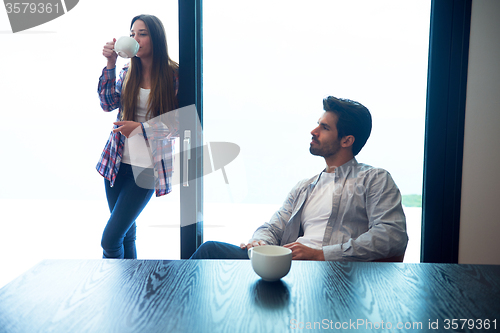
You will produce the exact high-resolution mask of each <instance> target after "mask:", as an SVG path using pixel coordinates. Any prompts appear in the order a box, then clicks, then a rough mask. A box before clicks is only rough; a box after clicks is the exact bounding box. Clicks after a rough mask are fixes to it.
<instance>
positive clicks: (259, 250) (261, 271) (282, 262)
mask: <svg viewBox="0 0 500 333" xmlns="http://www.w3.org/2000/svg"><path fill="white" fill-rule="evenodd" d="M248 258H250V261H251V262H252V268H253V270H254V271H255V273H257V275H259V276H260V277H261V278H262V280H264V281H278V280H279V279H281V278H282V277H284V276H285V275H287V274H288V272H289V271H290V267H291V265H292V250H290V249H287V248H285V247H282V246H277V245H261V246H256V247H252V248H250V249H249V250H248Z"/></svg>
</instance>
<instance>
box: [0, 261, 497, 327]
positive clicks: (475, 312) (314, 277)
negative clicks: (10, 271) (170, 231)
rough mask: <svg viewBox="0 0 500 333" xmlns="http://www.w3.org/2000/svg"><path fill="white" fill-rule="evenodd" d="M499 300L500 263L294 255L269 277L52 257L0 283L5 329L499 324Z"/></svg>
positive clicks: (236, 264) (238, 264)
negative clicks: (284, 269)
mask: <svg viewBox="0 0 500 333" xmlns="http://www.w3.org/2000/svg"><path fill="white" fill-rule="evenodd" d="M499 299H500V266H480V265H452V264H401V263H338V262H309V261H294V262H293V263H292V268H291V270H290V273H289V274H288V275H287V276H286V277H285V278H283V279H282V280H281V281H279V282H274V283H269V282H264V281H262V280H261V279H260V278H259V277H258V276H257V275H256V274H255V273H254V272H253V270H252V268H251V265H250V262H249V261H248V260H243V261H222V260H178V261H161V260H46V261H43V262H41V263H40V264H38V265H37V266H35V267H33V268H32V269H31V270H30V271H28V272H26V273H25V274H23V275H22V276H20V277H19V278H17V279H15V280H14V281H12V282H11V283H10V284H8V285H7V286H5V287H4V288H2V289H0V332H8V333H14V332H30V333H31V332H43V333H45V332H72V333H73V332H92V333H93V332H105V333H108V332H120V333H123V332H147V333H154V332H293V331H302V332H303V331H307V332H312V331H328V330H331V331H339V330H338V329H335V328H336V327H335V325H337V328H339V327H340V328H342V325H344V329H345V328H346V327H345V325H346V324H350V326H349V329H345V330H349V331H359V332H367V331H376V332H394V331H399V332H403V331H404V332H410V331H428V327H429V324H430V323H431V322H436V321H438V323H439V326H440V328H443V329H440V330H437V331H439V332H442V331H446V330H444V326H443V325H444V320H445V319H474V320H477V319H481V320H485V319H489V320H491V321H493V320H496V321H497V322H496V323H497V330H499V327H498V324H500V322H499V320H500V302H499ZM360 321H363V325H362V326H356V329H353V326H352V323H353V322H356V324H358V323H360ZM382 321H383V322H384V323H385V324H386V326H384V327H381V322H382ZM367 323H371V324H372V327H370V326H366V324H367ZM376 323H378V326H375V327H374V326H373V325H374V324H376ZM387 323H390V324H391V325H392V329H387ZM397 323H402V324H406V323H411V324H415V323H417V326H415V327H412V329H401V330H398V329H396V325H397ZM418 323H420V324H421V327H422V329H419V326H418ZM307 325H310V326H311V327H312V328H314V327H315V328H316V330H314V329H307ZM314 325H316V326H314ZM339 325H340V326H339ZM377 327H378V329H377ZM407 328H408V326H407ZM435 331H436V330H435ZM449 331H450V332H451V331H453V330H451V329H450V330H449ZM469 331H470V332H477V331H480V330H478V329H472V330H470V329H468V328H467V327H465V328H464V329H462V330H456V332H469ZM483 331H486V330H483ZM489 331H491V332H494V331H495V330H493V329H490V330H489Z"/></svg>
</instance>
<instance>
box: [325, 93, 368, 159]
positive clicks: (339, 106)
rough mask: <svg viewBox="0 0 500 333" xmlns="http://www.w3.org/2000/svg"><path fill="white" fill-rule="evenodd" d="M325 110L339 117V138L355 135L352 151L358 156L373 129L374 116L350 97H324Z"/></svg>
mask: <svg viewBox="0 0 500 333" xmlns="http://www.w3.org/2000/svg"><path fill="white" fill-rule="evenodd" d="M323 108H324V109H325V111H329V112H334V113H335V114H336V115H337V117H338V121H337V131H338V135H339V136H338V138H339V139H341V138H343V137H344V136H347V135H352V136H354V139H355V140H354V144H353V145H352V152H353V154H354V156H356V155H357V154H358V153H359V152H360V151H361V148H363V146H364V145H365V143H366V141H367V140H368V138H369V137H370V133H371V131H372V116H371V114H370V111H368V109H367V108H366V107H364V106H363V105H362V104H360V103H358V102H354V101H351V100H349V99H343V98H336V97H333V96H328V97H326V98H325V99H323Z"/></svg>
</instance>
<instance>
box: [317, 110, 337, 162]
mask: <svg viewBox="0 0 500 333" xmlns="http://www.w3.org/2000/svg"><path fill="white" fill-rule="evenodd" d="M337 118H338V117H337V115H336V114H335V113H333V112H325V113H323V115H322V116H321V118H319V120H318V126H317V127H316V128H315V129H313V130H312V131H311V134H312V140H311V145H310V147H309V151H310V152H311V154H313V155H316V156H322V157H325V158H326V157H330V156H333V155H335V154H336V153H337V152H338V151H339V150H340V140H339V139H338V132H337Z"/></svg>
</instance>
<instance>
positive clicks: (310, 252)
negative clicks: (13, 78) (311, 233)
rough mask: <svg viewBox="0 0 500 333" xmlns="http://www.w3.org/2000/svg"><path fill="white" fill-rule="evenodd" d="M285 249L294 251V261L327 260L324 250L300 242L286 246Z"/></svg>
mask: <svg viewBox="0 0 500 333" xmlns="http://www.w3.org/2000/svg"><path fill="white" fill-rule="evenodd" d="M283 247H286V248H287V249H290V250H292V259H294V260H322V261H324V260H325V255H324V254H323V250H316V249H313V248H310V247H309V246H306V245H304V244H302V243H299V242H295V243H290V244H286V245H284V246H283Z"/></svg>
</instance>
